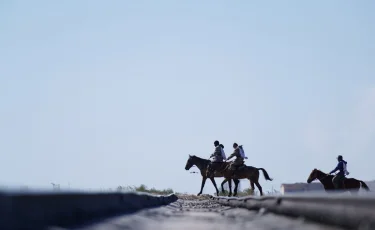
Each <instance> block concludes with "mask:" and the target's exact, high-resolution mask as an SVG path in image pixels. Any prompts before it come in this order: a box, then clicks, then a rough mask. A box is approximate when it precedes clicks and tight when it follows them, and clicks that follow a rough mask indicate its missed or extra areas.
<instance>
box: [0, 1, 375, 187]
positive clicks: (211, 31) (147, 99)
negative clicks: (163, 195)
mask: <svg viewBox="0 0 375 230" xmlns="http://www.w3.org/2000/svg"><path fill="white" fill-rule="evenodd" d="M374 12H375V2H374V1H372V0H367V1H349V0H347V1H339V0H336V1H314V2H307V1H297V0H296V1H213V0H212V1H197V0H191V1H172V0H170V1H140V0H137V1H120V0H118V1H109V2H108V1H92V0H90V1H88V0H87V1H83V0H82V1H72V0H70V1H26V0H25V1H7V2H6V1H2V2H1V3H0V33H1V36H0V106H1V107H0V109H1V110H0V112H1V113H0V153H1V155H0V183H1V184H3V185H29V186H34V187H45V186H47V187H50V182H55V183H60V184H61V187H64V186H67V185H68V183H70V184H71V186H72V187H75V188H100V187H103V188H104V187H116V186H118V185H139V184H141V183H144V184H146V185H148V186H150V187H152V186H155V187H157V188H166V187H172V188H173V189H175V190H177V191H180V192H192V193H196V192H198V191H199V187H200V181H201V178H200V176H198V175H197V174H190V173H189V172H186V171H185V170H184V166H185V163H186V160H187V157H188V154H196V155H198V156H201V157H209V155H210V154H211V152H212V150H213V141H214V140H216V139H218V140H219V141H221V142H223V143H224V145H225V151H226V153H227V155H229V153H230V151H231V150H232V148H231V145H232V143H233V142H234V141H236V142H238V143H240V144H243V145H244V148H245V151H246V154H247V155H248V157H249V159H248V160H247V162H246V163H247V164H248V165H252V166H256V167H264V168H265V169H266V170H267V171H268V172H269V174H270V176H271V177H273V178H275V180H274V181H273V182H268V181H267V182H265V181H264V178H263V176H261V185H262V186H263V187H264V188H265V189H266V190H268V189H270V188H271V186H274V187H276V188H278V187H279V186H280V184H281V183H283V182H299V181H303V182H304V181H306V179H307V177H308V175H309V173H310V171H311V170H312V169H313V168H315V167H317V168H320V169H321V170H323V171H326V172H328V171H329V170H331V169H333V167H334V166H335V164H336V160H335V157H336V156H337V155H338V154H342V155H344V158H345V159H346V160H347V161H348V162H349V163H348V169H349V171H350V172H351V176H353V177H356V178H360V179H363V180H370V179H375V174H374V170H373V163H372V162H374V160H375V152H374V149H375V141H374V140H375V42H374V41H375V14H374ZM221 180H222V179H216V181H217V182H218V183H219V182H221ZM244 182H245V181H244ZM206 186H207V187H206V190H205V191H206V192H212V191H213V189H212V188H213V187H212V185H211V183H207V185H206ZM245 186H246V187H247V186H248V183H242V187H245Z"/></svg>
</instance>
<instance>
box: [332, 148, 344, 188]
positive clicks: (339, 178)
mask: <svg viewBox="0 0 375 230" xmlns="http://www.w3.org/2000/svg"><path fill="white" fill-rule="evenodd" d="M337 161H338V162H339V163H338V164H337V166H336V168H335V169H334V170H332V171H331V172H330V173H329V174H332V173H334V172H336V171H337V170H339V172H338V173H337V174H336V175H335V176H334V177H333V179H332V183H333V185H334V186H335V188H336V189H339V188H340V187H341V185H343V184H344V183H343V182H344V180H345V175H348V174H349V173H348V171H346V164H347V162H346V161H344V159H343V158H342V156H341V155H339V156H338V157H337Z"/></svg>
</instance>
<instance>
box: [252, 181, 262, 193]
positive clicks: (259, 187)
mask: <svg viewBox="0 0 375 230" xmlns="http://www.w3.org/2000/svg"><path fill="white" fill-rule="evenodd" d="M254 183H255V185H256V186H257V188H258V189H259V193H260V195H261V196H263V190H262V186H260V184H259V182H258V181H255V182H254Z"/></svg>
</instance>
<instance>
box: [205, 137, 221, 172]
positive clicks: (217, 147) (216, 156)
mask: <svg viewBox="0 0 375 230" xmlns="http://www.w3.org/2000/svg"><path fill="white" fill-rule="evenodd" d="M214 146H215V150H214V152H213V153H212V154H211V156H210V158H212V160H211V163H210V164H209V165H208V168H207V173H210V174H212V173H213V172H214V171H215V163H220V162H223V155H222V154H223V152H222V148H221V146H220V143H219V141H217V140H216V141H214Z"/></svg>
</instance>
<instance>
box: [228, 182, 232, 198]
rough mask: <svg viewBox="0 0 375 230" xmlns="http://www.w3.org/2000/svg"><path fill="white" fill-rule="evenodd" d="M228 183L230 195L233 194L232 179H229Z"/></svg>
mask: <svg viewBox="0 0 375 230" xmlns="http://www.w3.org/2000/svg"><path fill="white" fill-rule="evenodd" d="M228 185H229V194H228V196H232V179H229V180H228Z"/></svg>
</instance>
